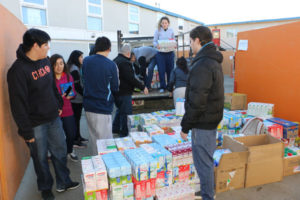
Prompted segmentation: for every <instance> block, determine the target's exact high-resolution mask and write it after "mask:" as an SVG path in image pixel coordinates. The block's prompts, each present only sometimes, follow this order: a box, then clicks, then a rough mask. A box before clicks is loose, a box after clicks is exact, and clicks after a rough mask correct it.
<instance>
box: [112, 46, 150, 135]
mask: <svg viewBox="0 0 300 200" xmlns="http://www.w3.org/2000/svg"><path fill="white" fill-rule="evenodd" d="M130 56H131V47H130V45H129V44H124V45H123V46H122V48H121V50H120V53H119V55H118V56H117V57H116V58H115V59H114V62H115V63H116V64H117V66H118V69H119V79H120V86H119V92H118V93H117V95H116V99H115V105H116V107H117V111H116V115H115V118H114V121H113V128H112V130H113V133H118V134H120V137H126V136H127V135H128V126H127V115H130V114H132V98H131V95H132V93H133V90H134V88H135V87H136V88H139V89H141V90H144V94H148V89H147V87H145V85H144V84H143V82H141V81H140V80H138V79H137V78H136V77H135V74H134V70H133V67H132V64H131V62H130Z"/></svg>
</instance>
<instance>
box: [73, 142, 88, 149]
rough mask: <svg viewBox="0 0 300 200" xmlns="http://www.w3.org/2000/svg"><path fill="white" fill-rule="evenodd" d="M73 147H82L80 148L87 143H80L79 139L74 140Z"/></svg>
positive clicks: (84, 146)
mask: <svg viewBox="0 0 300 200" xmlns="http://www.w3.org/2000/svg"><path fill="white" fill-rule="evenodd" d="M73 147H75V148H81V149H82V148H86V147H87V145H86V144H84V143H82V142H81V141H74V143H73Z"/></svg>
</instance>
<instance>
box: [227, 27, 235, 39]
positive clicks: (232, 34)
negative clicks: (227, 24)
mask: <svg viewBox="0 0 300 200" xmlns="http://www.w3.org/2000/svg"><path fill="white" fill-rule="evenodd" d="M236 36H237V31H236V30H235V29H227V30H226V37H227V38H234V37H236Z"/></svg>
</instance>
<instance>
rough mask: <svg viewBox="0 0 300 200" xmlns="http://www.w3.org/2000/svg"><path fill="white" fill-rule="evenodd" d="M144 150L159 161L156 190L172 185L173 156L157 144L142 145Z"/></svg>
mask: <svg viewBox="0 0 300 200" xmlns="http://www.w3.org/2000/svg"><path fill="white" fill-rule="evenodd" d="M141 148H143V149H144V150H145V151H146V152H147V153H149V154H150V155H151V156H152V157H153V158H154V159H155V160H156V161H157V178H156V188H161V187H165V186H169V185H171V184H172V154H171V153H170V152H169V151H167V150H166V149H165V148H163V147H162V146H160V145H159V144H157V143H152V144H142V145H141Z"/></svg>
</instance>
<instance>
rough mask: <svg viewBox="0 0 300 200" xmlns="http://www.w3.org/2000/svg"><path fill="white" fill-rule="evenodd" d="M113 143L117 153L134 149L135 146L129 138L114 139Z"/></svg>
mask: <svg viewBox="0 0 300 200" xmlns="http://www.w3.org/2000/svg"><path fill="white" fill-rule="evenodd" d="M115 143H116V145H117V148H118V150H119V151H121V152H123V151H125V150H126V149H135V148H136V145H135V144H134V142H133V141H132V138H131V137H123V138H116V139H115Z"/></svg>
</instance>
